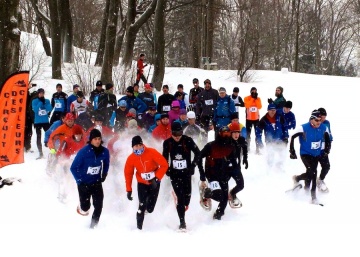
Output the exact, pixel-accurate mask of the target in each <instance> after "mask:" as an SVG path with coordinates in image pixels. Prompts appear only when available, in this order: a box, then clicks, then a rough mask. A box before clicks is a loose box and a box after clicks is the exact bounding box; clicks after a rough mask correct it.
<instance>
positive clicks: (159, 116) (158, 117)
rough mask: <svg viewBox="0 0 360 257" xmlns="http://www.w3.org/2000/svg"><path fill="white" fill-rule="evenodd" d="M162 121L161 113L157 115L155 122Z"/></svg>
mask: <svg viewBox="0 0 360 257" xmlns="http://www.w3.org/2000/svg"><path fill="white" fill-rule="evenodd" d="M160 119H161V114H160V113H158V114H155V121H157V120H160Z"/></svg>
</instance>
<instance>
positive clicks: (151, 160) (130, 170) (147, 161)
mask: <svg viewBox="0 0 360 257" xmlns="http://www.w3.org/2000/svg"><path fill="white" fill-rule="evenodd" d="M131 145H132V148H133V153H132V154H130V155H129V156H128V158H127V160H126V163H125V169H124V175H125V184H126V192H127V198H128V199H129V200H130V201H132V200H133V198H132V180H133V176H134V172H135V170H136V173H135V175H136V179H137V182H138V184H137V190H138V197H139V208H138V211H137V212H136V220H137V228H138V229H140V230H141V229H142V226H143V222H144V215H145V211H148V212H149V213H152V212H153V210H154V208H155V205H156V201H157V198H158V195H159V190H160V181H161V179H162V178H163V177H164V175H165V173H166V171H167V170H168V168H169V165H168V162H167V161H166V159H165V158H164V156H162V155H161V153H159V152H158V151H157V150H156V149H154V148H148V147H146V146H145V145H144V144H143V141H142V139H141V137H140V136H134V137H133V138H132V141H131Z"/></svg>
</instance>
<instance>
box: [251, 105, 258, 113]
mask: <svg viewBox="0 0 360 257" xmlns="http://www.w3.org/2000/svg"><path fill="white" fill-rule="evenodd" d="M249 109H250V112H257V110H258V108H257V107H255V106H253V107H250V108H249Z"/></svg>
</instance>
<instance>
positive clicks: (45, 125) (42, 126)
mask: <svg viewBox="0 0 360 257" xmlns="http://www.w3.org/2000/svg"><path fill="white" fill-rule="evenodd" d="M34 127H35V131H36V145H37V148H38V150H39V153H40V154H42V144H41V129H43V130H44V132H45V131H47V130H48V129H49V128H50V124H49V123H38V124H34Z"/></svg>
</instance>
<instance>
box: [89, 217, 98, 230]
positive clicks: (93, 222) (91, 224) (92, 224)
mask: <svg viewBox="0 0 360 257" xmlns="http://www.w3.org/2000/svg"><path fill="white" fill-rule="evenodd" d="M98 223H99V221H98V220H94V219H92V220H91V223H90V228H91V229H94V228H95V227H96V226H97V225H98Z"/></svg>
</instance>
